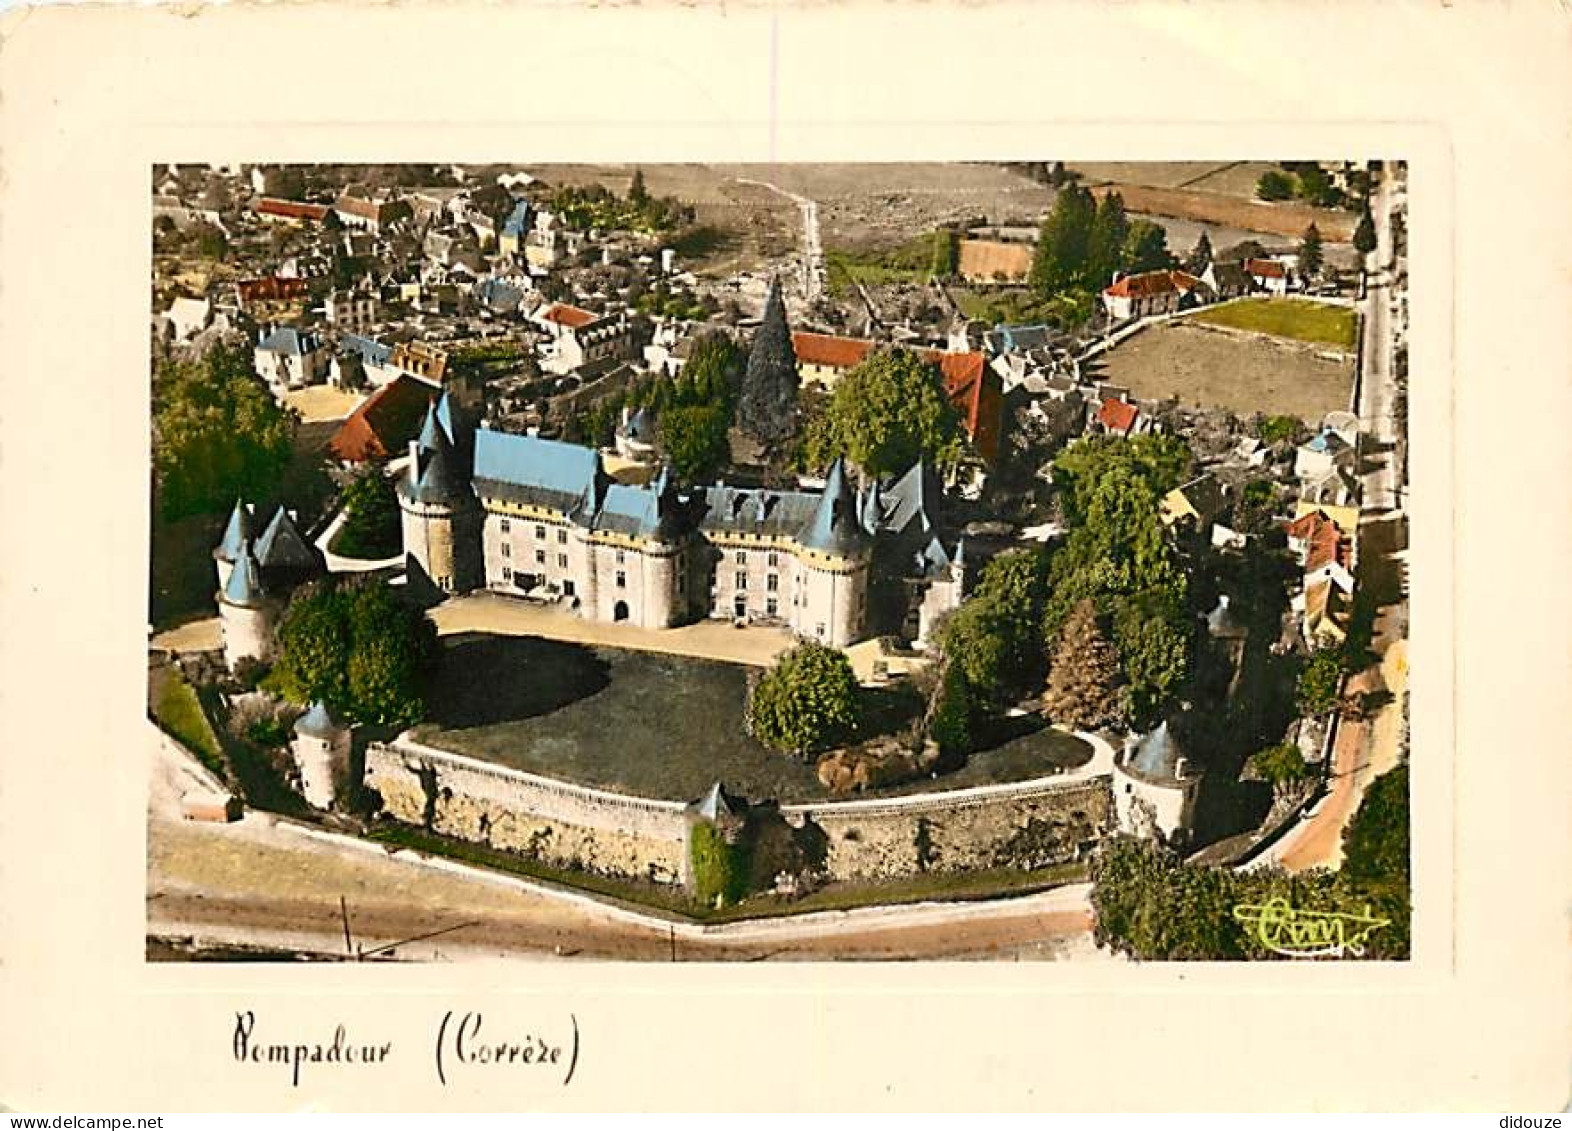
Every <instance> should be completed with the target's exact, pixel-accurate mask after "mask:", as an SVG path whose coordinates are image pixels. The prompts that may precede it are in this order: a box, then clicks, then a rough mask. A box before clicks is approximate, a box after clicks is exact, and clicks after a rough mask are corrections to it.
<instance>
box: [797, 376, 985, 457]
mask: <svg viewBox="0 0 1572 1131" xmlns="http://www.w3.org/2000/svg"><path fill="white" fill-rule="evenodd" d="M808 447H809V450H808V453H807V454H808V459H809V462H810V463H811V464H812V465H814V466H816V467H822V466H824V465H825V464H828V463H829V462H830V461H831V460H833V459H834V458H835V457H836V456H838V455H842V454H844V455H846V456H848V457H849V458H850V459H851V460H852V461H853V462H854V463H856V464H857V466H858V467H860V468H862V469H863V471H865V472H867V473H868V474H869V475H878V476H883V475H891V474H894V473H896V472H901V471H905V470H906V469H907V468H909V467H910V466H911V465H912V464H913V463H915V462H916V461H917V460H918V459H919V458H926V459H930V460H933V461H935V462H936V463H939V464H951V463H954V462H955V461H956V460H957V459H958V458H959V457H960V452H961V426H960V420H959V419H958V417H957V416H956V413H955V408H954V406H953V405H951V404H950V400H949V398H948V397H947V396H946V395H945V390H944V380H943V377H942V376H941V375H940V373H939V367H938V366H937V365H935V364H933V363H932V362H927V361H924V360H922V359H921V358H920V357H918V356H917V354H915V353H913V352H911V351H910V350H906V349H888V350H878V351H876V352H874V353H872V354H870V355H869V356H868V357H867V358H865V359H864V360H863V361H862V362H861V363H860V364H859V365H857V366H856V368H854V369H852V371H851V372H849V373H847V374H846V376H844V377H842V378H841V380H840V381H839V382H838V383H837V384H836V386H835V390H834V392H833V393H832V394H831V396H830V401H829V404H828V406H827V407H826V409H825V413H824V422H823V424H822V425H821V426H819V427H818V428H816V429H815V430H814V432H813V434H812V436H810V444H809V446H808Z"/></svg>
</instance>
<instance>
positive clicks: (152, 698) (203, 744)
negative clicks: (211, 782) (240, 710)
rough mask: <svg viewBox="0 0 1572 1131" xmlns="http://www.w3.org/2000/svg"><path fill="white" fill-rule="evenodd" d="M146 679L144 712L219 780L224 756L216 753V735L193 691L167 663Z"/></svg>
mask: <svg viewBox="0 0 1572 1131" xmlns="http://www.w3.org/2000/svg"><path fill="white" fill-rule="evenodd" d="M147 679H148V709H149V710H150V711H151V712H152V715H153V718H154V719H155V720H156V721H157V723H158V725H159V726H160V727H161V728H163V730H164V731H166V732H167V733H168V734H169V735H171V736H172V737H173V738H175V739H176V740H177V741H178V742H180V743H181V744H183V745H184V746H185V747H186V748H187V749H189V750H191V751H192V752H193V753H195V754H196V756H197V757H198V758H200V759H201V760H202V764H203V765H204V766H206V767H207V768H208V769H210V770H212V771H213V772H214V773H215V774H218V775H219V776H220V777H223V776H224V772H225V770H224V756H223V754H222V753H220V751H219V745H218V736H217V735H216V734H214V733H213V728H212V727H211V726H209V725H208V721H207V716H206V715H204V714H203V713H202V706H201V704H200V703H199V702H198V701H197V694H196V691H195V689H194V688H192V686H191V685H190V684H189V683H187V682H186V681H185V678H184V677H183V676H182V675H181V674H180V672H179V670H178V669H176V668H175V667H173V666H171V665H169V664H163V665H160V666H159V667H156V668H152V669H149V671H148V673H147Z"/></svg>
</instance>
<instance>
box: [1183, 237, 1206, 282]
mask: <svg viewBox="0 0 1572 1131" xmlns="http://www.w3.org/2000/svg"><path fill="white" fill-rule="evenodd" d="M1211 265H1212V239H1211V237H1210V236H1208V235H1207V234H1206V233H1205V232H1204V231H1203V232H1202V233H1201V235H1200V237H1199V238H1198V239H1197V240H1196V241H1195V247H1193V248H1191V249H1190V254H1189V255H1188V256H1187V257H1186V258H1185V261H1184V269H1185V270H1186V271H1188V272H1189V273H1190V274H1192V275H1200V274H1203V273H1204V272H1205V271H1206V269H1207V268H1208V267H1210V266H1211Z"/></svg>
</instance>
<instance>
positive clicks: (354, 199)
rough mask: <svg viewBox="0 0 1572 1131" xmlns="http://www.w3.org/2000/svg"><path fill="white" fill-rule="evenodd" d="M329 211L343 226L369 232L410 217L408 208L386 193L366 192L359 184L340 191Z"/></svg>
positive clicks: (383, 190) (390, 193)
mask: <svg viewBox="0 0 1572 1131" xmlns="http://www.w3.org/2000/svg"><path fill="white" fill-rule="evenodd" d="M333 211H335V212H337V213H338V218H339V219H340V220H342V221H343V222H344V223H345V225H346V226H348V227H351V228H363V229H365V230H366V231H368V232H372V233H376V232H381V231H382V230H384V229H385V228H387V227H388V226H389V225H390V224H392V223H394V222H395V221H398V220H404V219H407V218H408V217H409V216H411V215H412V210H411V209H410V206H409V205H408V204H407V203H405V202H404V201H402V200H400V199H398V198H397V197H396V196H394V195H393V193H392V192H390V191H389V190H387V189H376V190H368V189H366V188H365V187H364V186H361V185H351V186H350V187H348V188H346V189H345V190H344V191H343V192H341V193H340V194H339V195H338V199H337V200H335V201H334V202H333Z"/></svg>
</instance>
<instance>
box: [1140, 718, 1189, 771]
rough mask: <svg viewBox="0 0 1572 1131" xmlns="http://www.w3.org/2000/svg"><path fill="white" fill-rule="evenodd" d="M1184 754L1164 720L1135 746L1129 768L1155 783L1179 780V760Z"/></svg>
mask: <svg viewBox="0 0 1572 1131" xmlns="http://www.w3.org/2000/svg"><path fill="white" fill-rule="evenodd" d="M1183 755H1184V752H1183V751H1182V750H1180V749H1179V744H1178V743H1177V742H1176V741H1175V740H1174V736H1173V734H1172V732H1171V731H1170V730H1169V729H1168V723H1167V721H1166V720H1164V721H1163V723H1162V724H1161V725H1160V726H1159V727H1158V728H1157V729H1156V730H1154V731H1152V732H1151V733H1149V734H1147V735H1146V736H1145V737H1144V738H1142V739H1141V741H1140V742H1138V743H1137V744H1136V747H1135V754H1134V756H1132V757H1131V759H1130V762H1129V767H1130V768H1131V769H1133V770H1135V771H1136V772H1137V773H1139V774H1140V775H1141V776H1142V777H1146V778H1151V779H1154V780H1157V781H1170V782H1173V781H1178V780H1179V773H1178V771H1179V759H1180V758H1181V757H1183Z"/></svg>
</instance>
